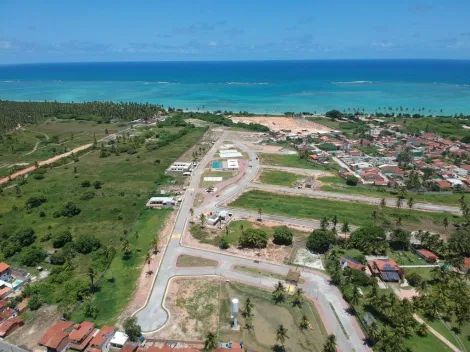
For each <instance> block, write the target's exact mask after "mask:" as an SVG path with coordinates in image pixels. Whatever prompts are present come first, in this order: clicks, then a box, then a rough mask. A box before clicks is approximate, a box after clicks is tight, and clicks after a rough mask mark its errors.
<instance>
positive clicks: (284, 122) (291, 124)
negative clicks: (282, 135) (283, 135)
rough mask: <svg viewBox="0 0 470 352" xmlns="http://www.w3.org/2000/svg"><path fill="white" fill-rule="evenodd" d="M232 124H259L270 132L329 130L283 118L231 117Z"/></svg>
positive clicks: (297, 119)
mask: <svg viewBox="0 0 470 352" xmlns="http://www.w3.org/2000/svg"><path fill="white" fill-rule="evenodd" d="M232 120H233V122H243V123H259V124H260V125H263V126H266V127H268V128H269V129H270V130H272V131H280V130H291V131H292V132H294V133H296V132H308V133H315V132H329V131H330V129H329V128H328V127H326V126H324V125H320V124H317V123H315V122H313V121H310V120H306V119H303V118H292V117H284V116H249V117H238V116H237V117H235V116H234V117H232Z"/></svg>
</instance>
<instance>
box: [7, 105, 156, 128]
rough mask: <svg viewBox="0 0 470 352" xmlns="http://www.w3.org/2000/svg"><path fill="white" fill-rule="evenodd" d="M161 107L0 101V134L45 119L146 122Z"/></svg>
mask: <svg viewBox="0 0 470 352" xmlns="http://www.w3.org/2000/svg"><path fill="white" fill-rule="evenodd" d="M162 110H163V108H162V106H160V105H153V104H148V103H147V104H138V103H112V102H98V101H95V102H87V103H58V102H16V101H5V100H0V133H4V132H5V131H9V130H11V129H13V128H15V127H16V126H17V125H18V124H22V125H24V124H36V123H38V122H40V121H42V120H43V119H45V118H48V117H57V118H59V119H74V120H88V121H96V122H110V121H111V120H125V121H131V120H136V119H140V118H142V119H148V118H149V117H151V116H152V115H154V114H155V113H157V112H158V111H162Z"/></svg>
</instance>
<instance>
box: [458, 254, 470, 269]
mask: <svg viewBox="0 0 470 352" xmlns="http://www.w3.org/2000/svg"><path fill="white" fill-rule="evenodd" d="M460 269H461V270H462V271H468V270H470V258H469V257H467V258H464V260H463V265H462V266H461V267H460Z"/></svg>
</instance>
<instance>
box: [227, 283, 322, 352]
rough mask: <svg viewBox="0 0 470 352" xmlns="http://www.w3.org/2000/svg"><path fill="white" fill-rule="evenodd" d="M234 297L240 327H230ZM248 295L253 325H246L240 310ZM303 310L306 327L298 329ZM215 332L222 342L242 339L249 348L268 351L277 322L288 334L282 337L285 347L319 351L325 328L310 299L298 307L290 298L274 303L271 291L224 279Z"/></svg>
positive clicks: (271, 346) (290, 349)
mask: <svg viewBox="0 0 470 352" xmlns="http://www.w3.org/2000/svg"><path fill="white" fill-rule="evenodd" d="M232 298H238V300H239V302H240V314H239V321H240V325H241V329H240V331H235V330H231V329H230V326H231V323H232V321H231V318H230V315H231V314H230V300H231V299H232ZM247 298H250V300H251V302H252V303H253V305H254V308H253V310H252V312H253V318H252V324H253V329H246V328H245V327H246V319H245V318H244V317H243V314H242V313H243V310H244V306H245V302H246V299H247ZM303 314H305V315H306V316H307V319H308V320H309V322H310V327H309V328H307V329H305V330H302V329H301V328H300V322H301V319H302V315H303ZM219 321H220V326H219V336H220V340H221V341H224V342H228V341H230V340H231V341H233V342H235V343H239V342H240V341H243V342H244V343H245V346H246V347H248V349H249V350H255V351H260V352H265V351H266V352H268V351H269V352H270V351H272V350H273V346H274V345H275V344H276V329H277V328H278V327H279V325H281V324H282V325H283V326H284V327H285V328H287V330H288V332H287V334H288V336H289V338H288V339H286V342H285V349H286V351H296V352H303V351H305V352H306V351H321V350H322V346H323V343H324V341H325V339H326V331H325V328H324V326H323V323H322V321H321V318H320V315H319V313H318V311H317V310H316V308H315V306H314V305H313V303H312V302H310V301H308V300H305V302H304V304H303V305H302V307H301V308H298V307H293V306H292V303H291V302H290V299H287V300H286V302H285V303H281V304H277V305H276V304H274V303H273V301H272V296H271V292H269V291H266V290H263V289H260V288H257V287H253V286H248V285H244V284H238V283H224V284H223V286H222V291H221V305H220V316H219Z"/></svg>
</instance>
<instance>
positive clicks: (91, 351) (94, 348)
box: [87, 326, 114, 352]
mask: <svg viewBox="0 0 470 352" xmlns="http://www.w3.org/2000/svg"><path fill="white" fill-rule="evenodd" d="M113 335H114V328H113V327H112V326H103V327H102V328H101V330H100V331H98V333H97V334H96V335H95V337H93V339H92V340H91V341H90V344H89V345H88V348H87V352H100V351H103V350H107V349H108V348H109V346H110V343H111V338H112V337H113Z"/></svg>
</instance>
